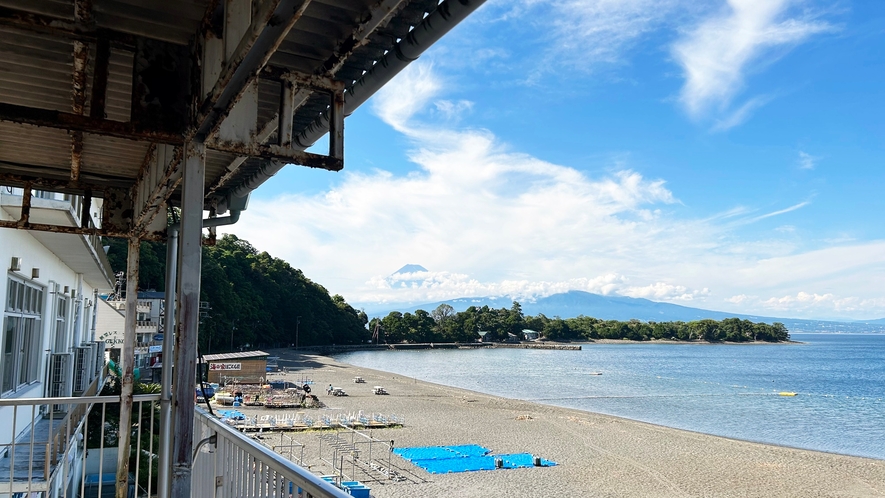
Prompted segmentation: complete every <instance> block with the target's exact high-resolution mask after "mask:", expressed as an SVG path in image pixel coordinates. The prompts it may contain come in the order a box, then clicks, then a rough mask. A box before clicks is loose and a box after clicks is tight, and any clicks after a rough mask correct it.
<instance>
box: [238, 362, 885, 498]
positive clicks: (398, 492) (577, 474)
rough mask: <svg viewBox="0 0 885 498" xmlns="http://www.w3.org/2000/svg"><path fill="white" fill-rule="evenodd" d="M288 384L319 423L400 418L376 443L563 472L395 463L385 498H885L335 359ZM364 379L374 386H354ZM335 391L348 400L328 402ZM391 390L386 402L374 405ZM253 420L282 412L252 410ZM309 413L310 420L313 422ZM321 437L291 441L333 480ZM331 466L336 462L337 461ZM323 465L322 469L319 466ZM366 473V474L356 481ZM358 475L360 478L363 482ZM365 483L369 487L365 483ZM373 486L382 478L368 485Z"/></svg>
mask: <svg viewBox="0 0 885 498" xmlns="http://www.w3.org/2000/svg"><path fill="white" fill-rule="evenodd" d="M270 353H271V354H273V355H275V356H279V357H280V360H279V364H280V367H282V368H284V369H286V370H287V371H288V373H286V374H284V375H283V376H284V377H285V378H286V379H287V380H291V381H295V382H298V381H299V380H303V379H305V378H310V379H311V380H312V381H313V382H314V389H315V390H314V392H315V393H317V391H319V393H317V394H318V396H319V397H320V399H321V400H322V401H323V402H324V403H325V404H326V405H328V408H327V409H325V410H317V411H316V413H320V412H325V413H334V412H351V413H355V412H357V411H360V410H362V411H363V412H364V413H366V414H371V413H379V414H391V413H395V414H398V415H402V416H404V417H405V421H406V422H405V425H404V427H401V428H390V429H375V430H372V431H369V432H371V433H372V435H373V436H374V437H376V438H378V439H383V440H393V441H394V444H395V446H396V447H412V446H436V445H461V444H477V445H480V446H484V447H486V448H489V449H490V450H492V452H493V453H495V454H503V453H530V454H532V455H536V456H540V457H541V458H544V459H547V460H551V461H553V462H556V464H557V465H556V466H553V467H543V468H527V469H508V470H495V471H480V472H466V473H456V474H429V473H427V472H425V471H423V470H421V469H418V468H417V467H414V466H412V465H411V464H409V463H408V462H405V461H403V460H396V459H395V466H394V468H400V469H402V470H403V471H404V472H409V476H410V478H411V479H410V480H408V482H385V481H384V480H383V479H379V480H376V481H374V482H369V483H368V484H369V485H370V486H371V487H372V495H373V496H376V497H378V498H387V497H391V498H397V497H407V496H442V495H452V496H477V497H479V496H484V497H485V496H502V497H503V496H575V495H587V496H759V497H769V496H885V460H876V459H870V458H863V457H854V456H845V455H839V454H833V453H824V452H819V451H810V450H803V449H797V448H790V447H786V446H776V445H770V444H762V443H755V442H749V441H743V440H737V439H729V438H724V437H718V436H711V435H707V434H702V433H697V432H691V431H685V430H679V429H672V428H668V427H662V426H657V425H654V424H650V423H646V422H639V421H634V420H630V419H625V418H620V417H615V416H610V415H602V414H596V413H592V412H585V411H581V410H576V409H571V408H560V407H555V406H551V405H543V404H539V403H534V402H530V401H522V400H518V399H508V398H501V397H497V396H492V395H487V394H483V393H479V392H476V391H469V390H465V389H459V388H454V387H450V386H446V385H442V384H434V383H430V382H424V381H420V380H416V379H413V378H409V377H403V376H401V375H397V374H393V373H390V372H385V371H381V370H372V369H368V368H362V367H356V366H353V365H349V364H345V363H341V362H338V361H336V360H335V359H334V358H331V357H326V356H319V355H311V354H304V353H301V352H295V351H293V350H274V351H271V352H270ZM357 376H360V377H362V378H363V379H364V380H365V381H366V382H365V383H362V384H354V383H353V378H354V377H357ZM328 384H333V385H334V386H336V387H342V388H344V389H345V391H347V393H348V396H345V397H340V398H339V397H332V396H327V395H325V394H324V393H323V391H324V387H326V386H327V385H328ZM376 385H382V386H384V387H385V388H386V389H387V391H388V392H389V393H390V394H389V395H387V396H376V395H373V394H371V389H372V387H373V386H376ZM242 411H244V413H246V414H247V415H249V416H253V415H257V414H268V413H270V414H273V413H275V412H278V411H275V410H267V409H262V408H261V407H247V408H246V409H244V410H242ZM305 411H307V410H305ZM321 435H322V432H319V431H311V432H306V433H295V434H293V435H292V437H294V438H295V439H298V440H299V443H301V444H304V448H305V450H304V451H305V464H306V466H309V467H312V468H311V470H313V471H315V472H318V473H326V472H328V469H324V468H323V467H328V465H327V464H326V463H323V461H322V460H323V458H324V455H322V454H320V453H321V452H320V451H318V450H317V447H318V446H321V443H320V440H319V438H320V437H321ZM326 460H328V458H326ZM312 461H313V462H314V463H312ZM357 470H358V469H357ZM357 474H359V472H357ZM356 477H358V478H359V477H360V476H359V475H357V476H356ZM363 477H366V479H367V480H370V481H371V480H372V479H371V478H372V476H370V475H365V476H363Z"/></svg>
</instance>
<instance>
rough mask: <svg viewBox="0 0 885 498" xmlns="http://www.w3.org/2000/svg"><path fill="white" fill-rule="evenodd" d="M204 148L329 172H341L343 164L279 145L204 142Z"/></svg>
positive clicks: (333, 158) (333, 159)
mask: <svg viewBox="0 0 885 498" xmlns="http://www.w3.org/2000/svg"><path fill="white" fill-rule="evenodd" d="M206 147H208V148H209V149H212V150H219V151H222V152H230V153H233V154H238V155H243V156H249V157H260V158H263V159H270V160H274V161H282V162H286V163H292V164H298V165H301V166H307V167H309V168H319V169H325V170H329V171H341V169H343V168H344V163H343V161H342V160H341V159H340V158H336V157H330V156H323V155H320V154H312V153H310V152H304V151H303V150H301V149H294V148H292V147H280V146H279V145H268V144H256V143H252V144H241V143H233V142H228V141H217V140H216V141H211V142H206Z"/></svg>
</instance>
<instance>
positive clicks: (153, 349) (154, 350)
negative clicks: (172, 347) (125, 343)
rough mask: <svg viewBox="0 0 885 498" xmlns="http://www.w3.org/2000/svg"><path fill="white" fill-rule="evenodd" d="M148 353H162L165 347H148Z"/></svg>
mask: <svg viewBox="0 0 885 498" xmlns="http://www.w3.org/2000/svg"><path fill="white" fill-rule="evenodd" d="M148 352H150V353H162V352H163V346H148Z"/></svg>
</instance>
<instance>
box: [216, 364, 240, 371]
mask: <svg viewBox="0 0 885 498" xmlns="http://www.w3.org/2000/svg"><path fill="white" fill-rule="evenodd" d="M241 366H242V363H210V364H209V371H210V372H211V371H213V370H239V369H240V367H241Z"/></svg>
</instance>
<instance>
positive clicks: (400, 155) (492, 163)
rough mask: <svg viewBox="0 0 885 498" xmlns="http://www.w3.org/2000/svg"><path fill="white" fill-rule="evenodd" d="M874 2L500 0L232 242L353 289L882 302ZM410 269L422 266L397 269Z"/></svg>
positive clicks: (719, 305)
mask: <svg viewBox="0 0 885 498" xmlns="http://www.w3.org/2000/svg"><path fill="white" fill-rule="evenodd" d="M883 18H885V2H878V1H847V0H845V1H829V0H828V1H824V0H819V1H817V0H814V1H813V0H731V1H720V0H715V1H707V2H697V1H690V0H658V1H653V0H585V1H579V0H552V1H540V0H511V1H507V2H505V1H497V0H489V1H488V2H487V3H486V5H484V6H483V7H482V8H481V9H480V10H479V11H478V12H476V13H475V14H474V15H473V16H472V17H470V18H469V19H468V20H467V21H465V22H464V23H462V25H460V26H458V27H457V28H456V29H455V30H454V31H452V32H451V33H449V34H448V35H447V36H446V37H445V38H443V40H441V41H440V42H439V43H438V44H437V45H435V46H434V47H433V48H432V49H431V50H429V51H428V52H427V53H425V54H424V55H423V56H422V57H421V58H420V59H419V60H418V61H417V62H415V63H413V64H412V65H411V66H409V67H408V68H407V69H406V70H405V71H404V72H403V73H401V74H400V75H399V76H397V78H395V79H394V80H393V81H392V82H391V83H389V84H388V85H387V87H385V89H383V90H382V91H381V92H380V93H379V94H378V95H376V96H375V97H374V98H373V99H371V100H370V101H369V102H368V103H366V104H365V105H364V106H363V107H361V108H360V109H359V110H358V111H357V112H356V113H354V114H353V115H352V116H351V117H349V118H348V120H347V122H346V131H345V143H346V149H345V170H344V171H343V172H341V173H337V174H336V173H328V172H322V171H312V170H309V169H306V168H300V167H297V166H290V167H288V168H286V169H284V170H283V171H282V172H280V173H279V174H278V175H277V176H276V177H275V178H273V179H272V180H270V181H269V182H268V183H266V184H265V185H264V186H262V188H261V189H259V190H258V191H256V193H255V194H253V198H252V200H251V202H250V207H249V209H248V210H247V211H246V212H245V213H244V214H243V217H242V220H241V222H240V223H239V224H238V225H236V227H235V228H234V229H233V231H234V233H236V234H237V235H238V236H240V237H243V238H245V239H247V240H249V241H250V242H252V243H253V244H254V245H255V246H256V247H258V248H260V249H262V250H267V251H268V252H270V253H271V254H272V255H274V256H277V257H281V258H283V259H285V260H287V261H289V262H290V263H291V264H292V265H294V266H295V267H298V268H301V269H302V270H303V271H304V272H305V274H306V275H308V276H309V277H310V278H312V279H314V280H315V281H317V282H319V283H321V284H322V285H324V286H325V287H327V288H328V289H329V290H330V291H331V292H333V293H340V294H342V295H344V297H345V298H347V299H348V301H350V302H353V303H376V302H389V303H401V302H431V301H438V300H443V299H449V298H456V297H466V296H491V295H494V296H500V295H509V296H512V297H514V298H517V299H521V300H528V299H531V298H532V297H534V296H541V295H548V294H551V293H555V292H562V291H565V290H570V289H579V290H586V291H590V292H596V293H601V294H610V295H624V296H631V297H645V298H649V299H653V300H656V301H667V302H673V303H677V304H683V305H688V306H695V307H701V308H708V309H716V310H724V311H733V312H740V313H754V314H762V315H768V316H785V317H801V318H854V319H865V318H877V317H883V316H885V290H883V289H885V286H883V285H882V283H883V282H885V278H883V277H885V233H883V223H882V222H881V218H882V213H885V209H883V208H885V200H883V196H882V192H883V190H885V175H883V173H882V161H883V159H882V158H883V157H885V156H883V148H885V124H883V119H882V116H883V115H885V112H883V111H885V98H883V97H885V89H883V88H885V85H883V82H885V81H883V80H885V78H883V75H885V50H883V48H885V44H883V41H885V22H883V21H885V19H883ZM407 263H414V264H420V265H423V266H424V267H425V268H427V269H428V272H426V273H420V274H411V275H391V274H392V273H393V272H395V271H396V270H397V269H398V268H400V267H401V266H403V265H404V264H407Z"/></svg>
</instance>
